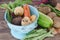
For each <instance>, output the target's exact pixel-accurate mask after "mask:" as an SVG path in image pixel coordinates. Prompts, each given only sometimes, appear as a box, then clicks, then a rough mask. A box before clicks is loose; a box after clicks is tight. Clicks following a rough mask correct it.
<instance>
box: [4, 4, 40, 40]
mask: <svg viewBox="0 0 60 40" xmlns="http://www.w3.org/2000/svg"><path fill="white" fill-rule="evenodd" d="M29 7H30V11H31V14H34V15H36V20H35V21H34V22H33V23H31V24H29V25H27V26H17V25H14V24H11V23H10V22H8V20H7V12H5V16H4V18H5V21H6V22H7V25H8V27H9V28H10V29H11V34H12V36H14V37H15V38H17V39H23V38H24V37H25V36H26V34H27V33H28V32H30V31H32V30H34V29H35V28H36V27H37V20H38V17H39V13H38V10H37V9H36V8H35V7H33V6H31V5H29Z"/></svg>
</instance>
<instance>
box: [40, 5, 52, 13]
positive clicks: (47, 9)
mask: <svg viewBox="0 0 60 40" xmlns="http://www.w3.org/2000/svg"><path fill="white" fill-rule="evenodd" d="M39 11H41V12H43V13H44V14H48V13H49V12H51V9H50V8H49V7H47V6H45V7H39Z"/></svg>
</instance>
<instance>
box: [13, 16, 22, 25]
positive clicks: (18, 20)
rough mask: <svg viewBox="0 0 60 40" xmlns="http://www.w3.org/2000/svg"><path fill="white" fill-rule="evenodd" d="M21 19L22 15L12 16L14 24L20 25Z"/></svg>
mask: <svg viewBox="0 0 60 40" xmlns="http://www.w3.org/2000/svg"><path fill="white" fill-rule="evenodd" d="M21 20H22V17H16V18H13V20H12V23H13V24H14V25H21Z"/></svg>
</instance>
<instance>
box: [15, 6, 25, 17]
mask: <svg viewBox="0 0 60 40" xmlns="http://www.w3.org/2000/svg"><path fill="white" fill-rule="evenodd" d="M23 13H24V9H23V8H22V7H16V8H15V10H14V14H15V15H20V16H22V15H23Z"/></svg>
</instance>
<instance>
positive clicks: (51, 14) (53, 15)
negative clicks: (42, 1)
mask: <svg viewBox="0 0 60 40" xmlns="http://www.w3.org/2000/svg"><path fill="white" fill-rule="evenodd" d="M48 16H49V17H50V18H52V19H53V18H54V17H56V13H54V12H50V13H48Z"/></svg>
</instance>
